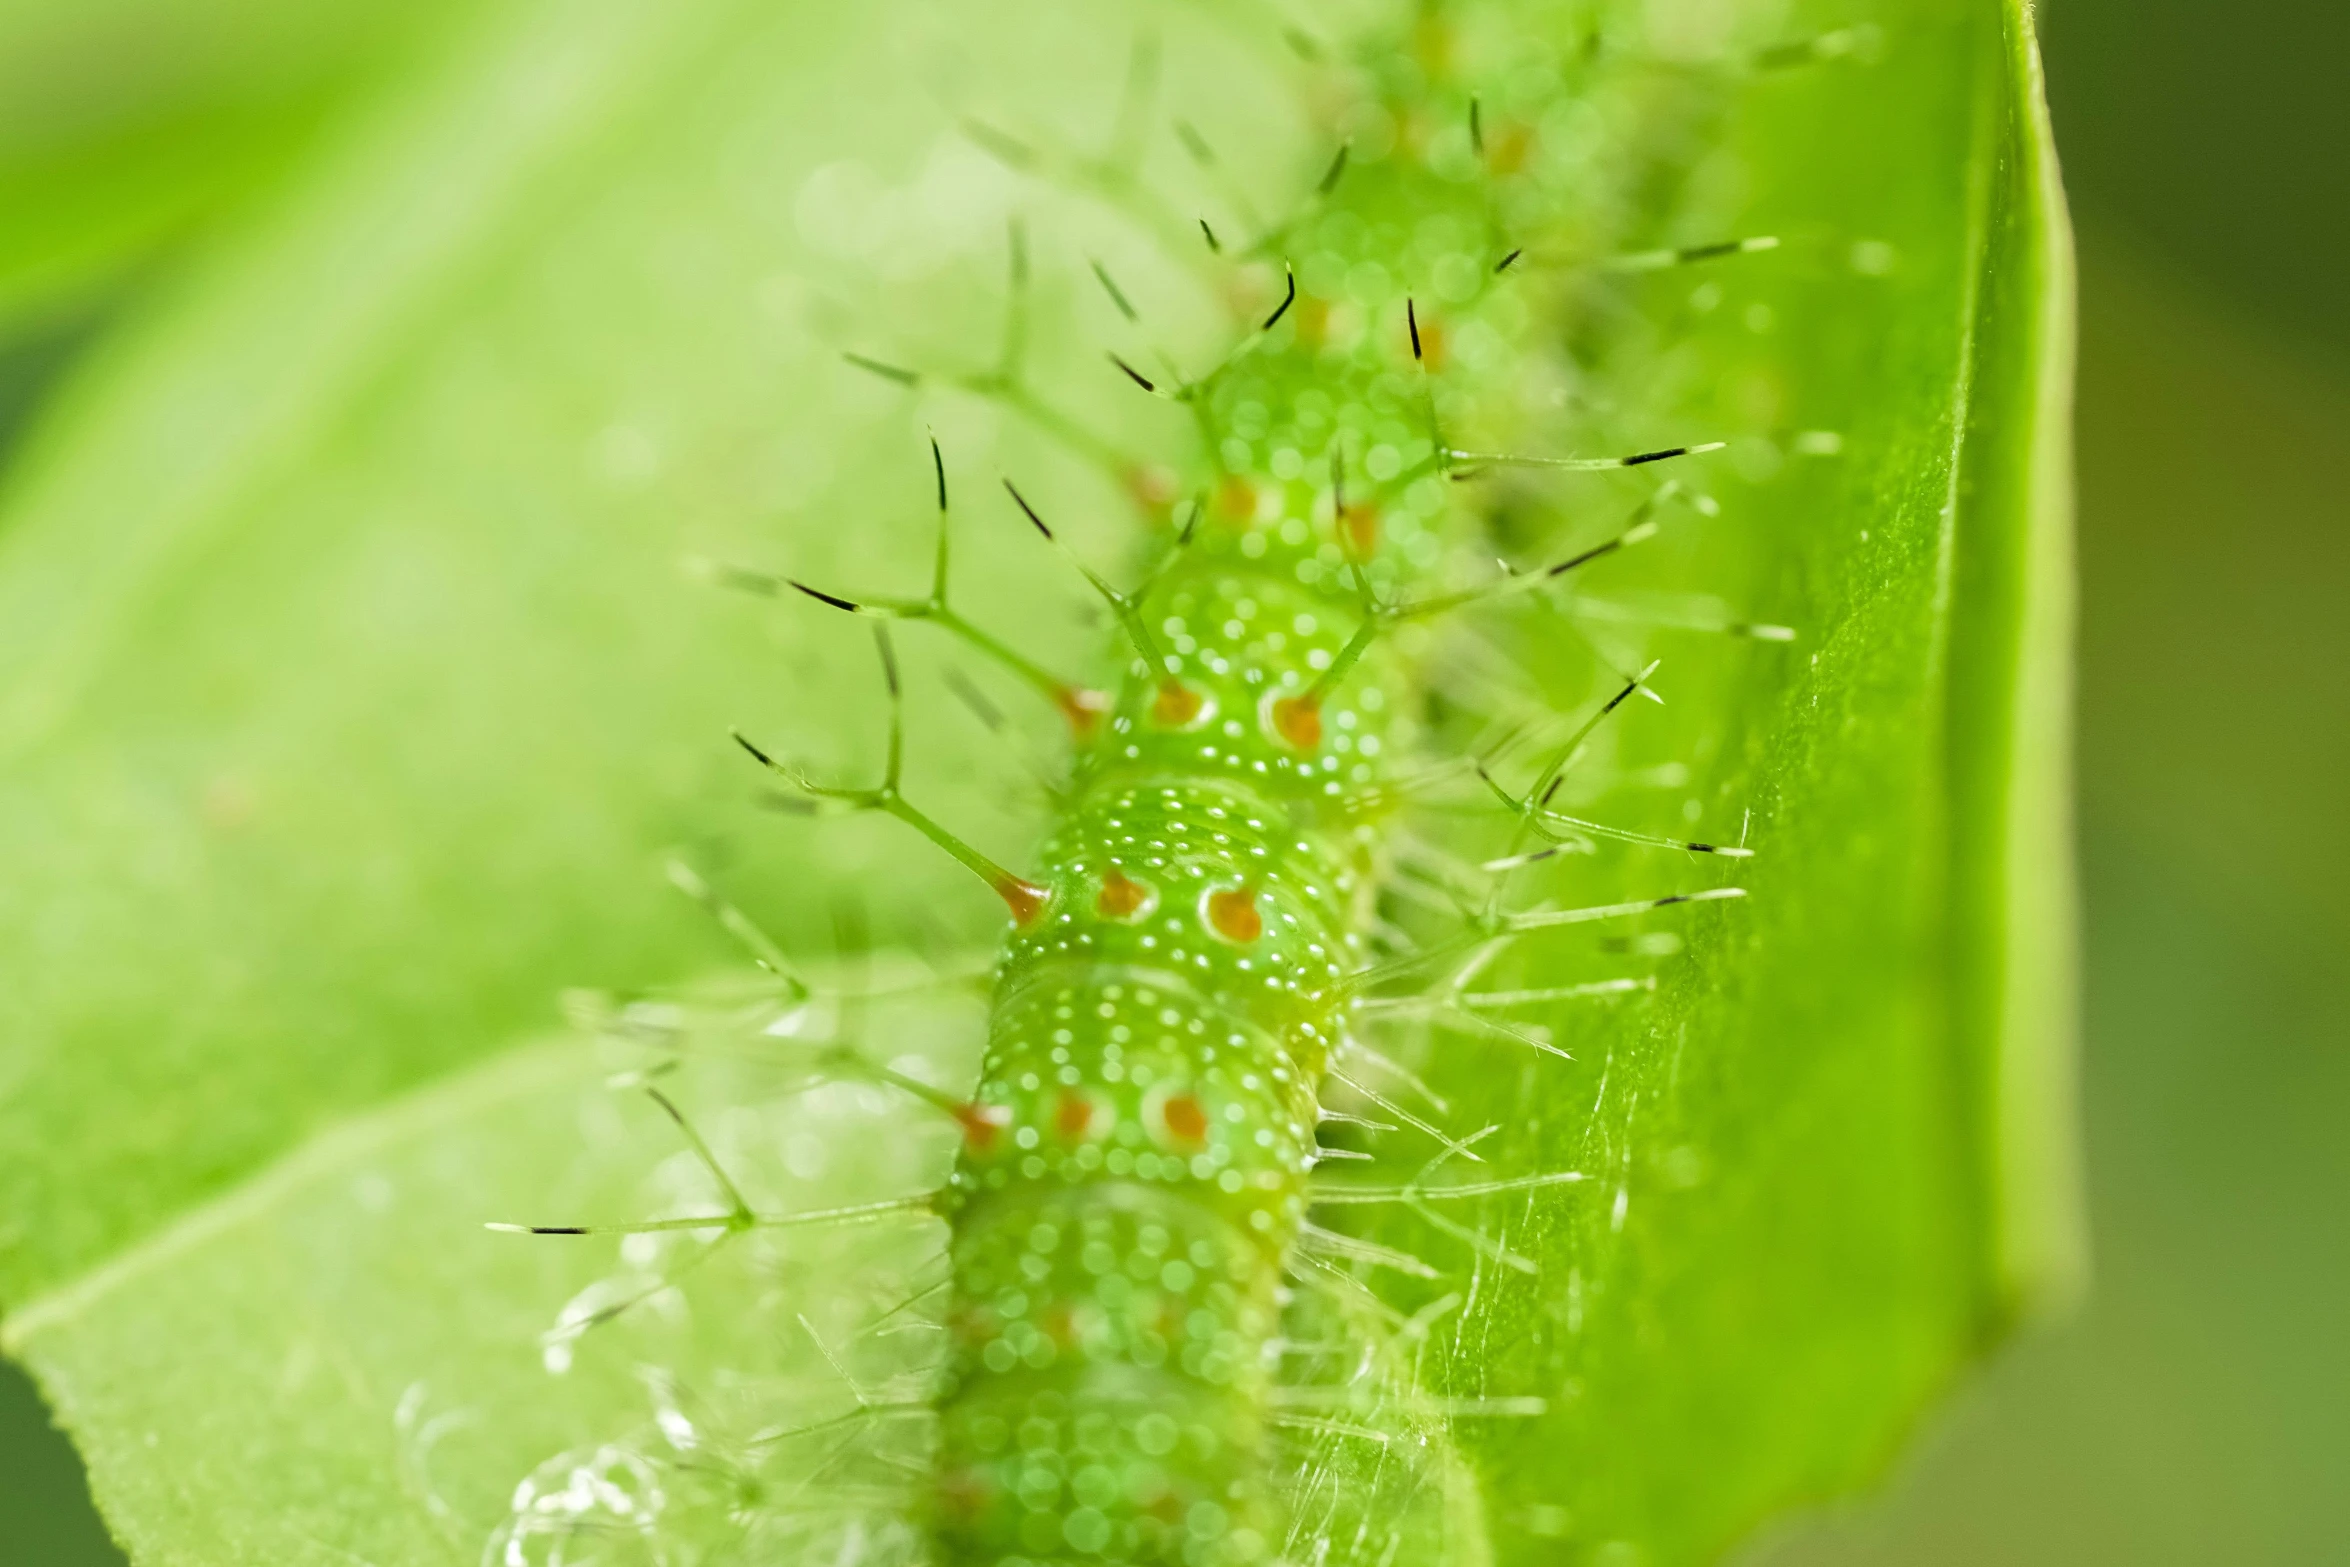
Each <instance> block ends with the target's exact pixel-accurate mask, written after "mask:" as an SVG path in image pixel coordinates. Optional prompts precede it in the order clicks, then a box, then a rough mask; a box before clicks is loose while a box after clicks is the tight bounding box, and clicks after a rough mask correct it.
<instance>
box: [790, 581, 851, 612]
mask: <svg viewBox="0 0 2350 1567" xmlns="http://www.w3.org/2000/svg"><path fill="white" fill-rule="evenodd" d="M783 580H784V581H786V582H789V583H791V585H792V586H793V587H795V588H798V589H799V590H800V591H801V592H802V593H805V594H807V595H808V597H810V598H812V599H814V600H815V601H816V602H817V603H819V604H830V605H831V606H832V607H833V608H834V609H845V610H847V611H848V612H849V613H850V614H852V615H855V614H861V613H862V612H863V611H864V608H865V606H864V605H862V604H860V603H858V602H857V601H856V600H855V599H845V598H842V597H841V596H840V595H839V594H837V593H827V592H825V591H824V590H823V589H822V588H812V587H810V586H808V585H807V584H806V583H805V582H800V581H797V580H795V579H793V578H790V577H786V578H784V579H783Z"/></svg>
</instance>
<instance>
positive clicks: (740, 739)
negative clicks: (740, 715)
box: [734, 729, 775, 767]
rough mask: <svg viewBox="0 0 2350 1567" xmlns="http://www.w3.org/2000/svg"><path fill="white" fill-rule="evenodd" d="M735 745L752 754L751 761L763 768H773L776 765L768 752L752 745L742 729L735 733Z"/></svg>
mask: <svg viewBox="0 0 2350 1567" xmlns="http://www.w3.org/2000/svg"><path fill="white" fill-rule="evenodd" d="M734 743H735V744H736V745H739V746H741V747H742V748H743V749H744V750H746V751H748V752H750V753H751V760H752V761H754V762H757V763H758V764H759V765H760V766H761V767H773V766H774V765H775V758H773V757H771V756H769V755H768V754H767V753H766V752H764V751H762V750H760V749H759V748H758V747H757V746H755V745H753V744H751V742H750V738H749V737H748V736H747V735H745V734H744V733H743V732H742V731H741V730H740V729H737V730H735V731H734Z"/></svg>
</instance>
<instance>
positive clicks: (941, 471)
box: [930, 435, 947, 511]
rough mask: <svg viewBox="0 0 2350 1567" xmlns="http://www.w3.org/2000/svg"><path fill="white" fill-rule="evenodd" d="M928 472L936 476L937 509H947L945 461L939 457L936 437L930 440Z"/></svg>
mask: <svg viewBox="0 0 2350 1567" xmlns="http://www.w3.org/2000/svg"><path fill="white" fill-rule="evenodd" d="M930 470H931V472H933V473H935V474H936V475H938V509H939V510H940V511H945V510H946V509H947V460H946V459H945V458H944V457H942V456H940V455H939V450H938V437H937V436H935V435H934V436H932V437H931V438H930Z"/></svg>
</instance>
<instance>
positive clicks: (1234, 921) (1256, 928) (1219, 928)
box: [1200, 887, 1265, 947]
mask: <svg viewBox="0 0 2350 1567" xmlns="http://www.w3.org/2000/svg"><path fill="white" fill-rule="evenodd" d="M1200 908H1201V912H1202V913H1204V914H1205V915H1206V916H1207V921H1208V929H1210V930H1212V931H1214V932H1215V933H1216V934H1217V935H1219V936H1221V937H1223V938H1224V939H1225V940H1226V941H1229V942H1231V943H1233V944H1234V945H1235V946H1242V947H1245V946H1247V945H1248V944H1249V943H1250V942H1252V941H1254V940H1256V939H1257V938H1258V937H1259V936H1262V935H1263V934H1264V933H1265V917H1264V916H1263V915H1262V914H1259V913H1258V912H1257V893H1256V889H1255V888H1254V887H1226V888H1223V889H1222V890H1221V891H1217V892H1211V893H1209V894H1208V895H1207V898H1206V899H1205V901H1203V902H1202V903H1201V905H1200Z"/></svg>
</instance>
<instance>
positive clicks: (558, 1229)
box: [530, 1224, 587, 1235]
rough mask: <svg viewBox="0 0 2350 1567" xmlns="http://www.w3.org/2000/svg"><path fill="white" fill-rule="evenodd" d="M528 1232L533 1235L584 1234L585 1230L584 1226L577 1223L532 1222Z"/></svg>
mask: <svg viewBox="0 0 2350 1567" xmlns="http://www.w3.org/2000/svg"><path fill="white" fill-rule="evenodd" d="M530 1233H531V1234H533V1235H585V1234H586V1233H587V1230H586V1228H585V1227H584V1226H582V1225H577V1224H534V1225H532V1226H531V1227H530Z"/></svg>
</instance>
